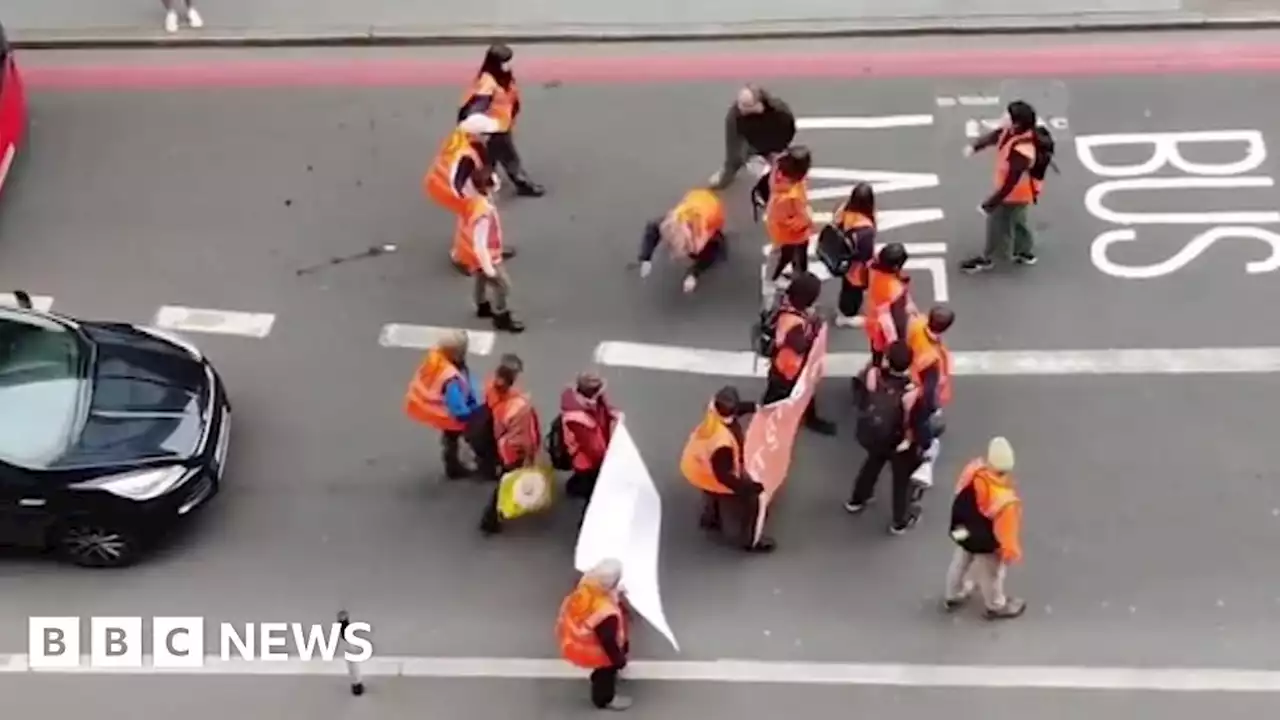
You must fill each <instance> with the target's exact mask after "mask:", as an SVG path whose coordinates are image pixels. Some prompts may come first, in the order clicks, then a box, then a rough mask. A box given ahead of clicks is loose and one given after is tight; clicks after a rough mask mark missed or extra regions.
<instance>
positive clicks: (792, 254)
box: [770, 243, 809, 280]
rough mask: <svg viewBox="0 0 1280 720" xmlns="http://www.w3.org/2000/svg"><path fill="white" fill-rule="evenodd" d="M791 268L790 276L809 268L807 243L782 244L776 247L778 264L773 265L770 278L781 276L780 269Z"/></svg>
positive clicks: (774, 278) (775, 278)
mask: <svg viewBox="0 0 1280 720" xmlns="http://www.w3.org/2000/svg"><path fill="white" fill-rule="evenodd" d="M788 267H790V268H791V277H795V276H796V275H799V274H800V273H803V272H807V271H808V270H809V243H801V244H799V245H783V246H782V247H780V248H778V264H777V265H774V266H773V275H772V276H771V277H770V279H771V280H777V279H778V278H780V277H782V271H783V270H786V269H787V268H788Z"/></svg>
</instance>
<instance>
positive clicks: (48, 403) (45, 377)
mask: <svg viewBox="0 0 1280 720" xmlns="http://www.w3.org/2000/svg"><path fill="white" fill-rule="evenodd" d="M86 360H87V358H86V357H85V349H84V348H83V347H82V346H81V343H80V339H79V337H77V336H76V334H75V333H74V332H72V331H71V330H68V329H67V328H65V327H63V326H62V325H60V324H58V323H56V322H53V321H51V320H46V319H45V318H41V317H34V316H28V315H25V314H19V313H14V312H11V311H8V310H0V460H4V461H6V462H8V463H10V464H12V465H17V466H19V467H26V468H31V469H44V468H48V467H50V466H52V465H53V464H54V463H56V462H57V461H58V459H59V458H60V457H62V456H63V455H64V454H65V453H66V452H67V450H68V449H70V447H71V446H72V445H73V444H74V442H75V440H76V435H77V433H78V432H79V426H80V424H81V416H82V414H83V407H82V406H83V404H84V399H85V398H86V397H87V396H88V393H87V390H88V385H89V380H88V373H87V372H86V369H87V368H86V365H87V363H86Z"/></svg>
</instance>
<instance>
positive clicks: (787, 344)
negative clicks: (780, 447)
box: [760, 272, 836, 436]
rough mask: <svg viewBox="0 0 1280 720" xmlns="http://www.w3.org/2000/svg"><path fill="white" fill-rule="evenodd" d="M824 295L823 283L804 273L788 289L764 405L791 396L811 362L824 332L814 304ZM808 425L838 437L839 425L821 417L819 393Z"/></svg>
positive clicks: (810, 409) (809, 409)
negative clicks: (811, 354) (806, 366)
mask: <svg viewBox="0 0 1280 720" xmlns="http://www.w3.org/2000/svg"><path fill="white" fill-rule="evenodd" d="M821 293H822V281H821V280H819V279H818V277H817V276H816V275H814V274H812V273H808V272H805V273H800V274H799V275H798V276H796V278H795V279H794V280H792V281H791V285H790V286H788V287H787V290H786V294H785V295H784V297H783V301H782V304H781V305H780V306H779V308H778V316H777V328H776V330H775V331H774V335H773V355H772V357H770V358H769V373H768V375H767V376H766V380H765V387H764V397H763V399H761V401H760V404H761V405H768V404H770V403H775V402H778V401H779V400H783V399H786V398H787V397H789V396H790V395H791V391H792V389H794V388H795V385H796V380H797V379H798V378H799V377H800V373H801V372H802V371H803V370H804V366H805V363H806V361H807V360H808V359H809V351H810V350H811V349H813V343H814V341H815V340H817V339H818V332H819V331H820V330H821V329H822V318H820V317H818V315H817V312H816V308H815V307H814V304H815V303H817V301H818V295H820V294H821ZM804 425H805V427H807V428H809V429H810V430H812V431H814V432H816V433H818V434H819V435H830V436H834V435H835V434H836V425H835V423H833V422H831V421H830V420H826V419H824V418H822V417H820V416H819V415H818V399H817V396H816V394H815V396H814V398H813V399H812V400H811V401H810V402H809V405H808V407H806V408H805V410H804Z"/></svg>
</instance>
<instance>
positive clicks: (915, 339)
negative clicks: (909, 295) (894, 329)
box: [907, 315, 951, 407]
mask: <svg viewBox="0 0 1280 720" xmlns="http://www.w3.org/2000/svg"><path fill="white" fill-rule="evenodd" d="M907 345H909V346H910V347H911V380H912V381H913V382H915V383H916V384H917V385H919V386H920V387H924V383H923V381H922V379H921V376H922V375H923V373H924V371H925V370H928V369H929V368H931V367H933V366H934V365H937V366H938V404H939V405H941V406H944V407H945V406H946V405H948V404H949V403H950V402H951V351H950V350H947V346H946V345H945V344H943V342H942V338H940V337H938V336H936V335H934V334H933V332H931V331H930V330H929V320H928V318H926V317H924V316H922V315H913V316H912V317H911V319H910V320H909V321H907Z"/></svg>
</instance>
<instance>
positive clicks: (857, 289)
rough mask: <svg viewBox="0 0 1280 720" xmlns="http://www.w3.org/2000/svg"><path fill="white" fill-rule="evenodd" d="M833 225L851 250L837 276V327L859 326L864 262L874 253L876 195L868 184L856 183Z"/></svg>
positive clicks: (864, 282) (836, 212) (863, 282)
mask: <svg viewBox="0 0 1280 720" xmlns="http://www.w3.org/2000/svg"><path fill="white" fill-rule="evenodd" d="M831 218H832V221H831V222H832V224H833V225H834V226H835V227H836V229H838V230H839V231H840V232H841V233H843V234H844V237H845V240H846V242H848V243H849V248H850V249H851V250H853V264H852V265H850V266H849V271H848V272H846V273H845V274H844V277H842V278H840V298H839V300H838V301H837V303H836V309H837V310H838V311H839V314H837V315H836V325H837V326H838V327H862V326H863V325H864V324H865V322H866V319H865V318H864V317H863V316H862V314H861V310H862V299H863V296H864V294H865V293H866V290H867V273H868V270H867V264H868V263H870V262H871V260H872V258H873V257H874V256H875V252H876V194H875V190H874V189H873V188H872V187H871V184H870V183H858V184H857V185H854V186H853V190H852V191H851V192H850V193H849V199H848V200H845V201H844V202H843V203H841V204H839V205H837V206H836V209H835V212H833V213H832V214H831Z"/></svg>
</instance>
